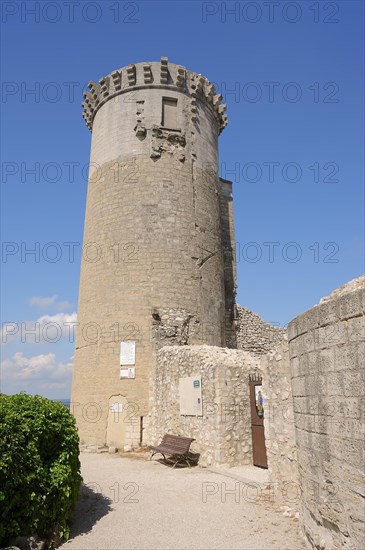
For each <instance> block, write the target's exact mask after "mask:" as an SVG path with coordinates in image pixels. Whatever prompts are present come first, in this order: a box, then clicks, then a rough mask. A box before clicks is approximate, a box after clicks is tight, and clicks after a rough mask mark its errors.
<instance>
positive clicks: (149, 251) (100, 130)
mask: <svg viewBox="0 0 365 550" xmlns="http://www.w3.org/2000/svg"><path fill="white" fill-rule="evenodd" d="M89 87H90V92H87V93H86V94H85V103H84V118H85V120H86V123H87V125H88V127H89V128H90V129H91V130H92V144H91V159H90V174H89V183H88V196H87V205H86V217H85V231H84V243H83V259H82V265H81V275H80V292H79V306H78V322H79V327H78V331H77V338H76V349H75V364H74V375H73V389H72V401H73V402H74V407H73V410H74V414H75V416H76V420H77V424H78V427H79V430H80V437H81V440H82V443H87V444H101V445H102V444H104V443H105V441H106V440H109V439H110V440H111V439H113V441H114V444H115V446H121V447H123V445H124V444H125V443H126V442H128V441H129V440H133V441H135V439H136V434H135V433H134V430H133V431H132V432H133V433H131V434H130V436H128V433H127V431H126V430H120V431H119V432H116V431H115V426H114V425H111V424H110V411H109V406H110V403H111V402H113V401H114V400H117V401H118V402H119V401H120V400H121V401H122V402H123V403H124V405H123V406H124V407H125V408H126V407H128V406H130V405H133V407H136V416H138V417H139V418H141V417H145V416H146V415H147V413H148V393H149V375H150V369H151V367H152V365H153V362H154V354H155V351H156V349H158V348H159V346H160V345H161V344H162V343H164V345H166V344H169V343H174V344H184V345H185V344H202V343H208V344H210V345H218V346H220V345H224V343H225V295H224V265H223V250H222V227H221V205H220V183H219V177H218V135H219V133H220V132H221V130H222V129H223V127H224V126H225V124H226V116H225V114H224V109H225V108H224V106H223V105H221V96H218V95H217V94H215V89H214V86H213V85H211V84H210V82H209V81H208V80H207V79H206V78H204V77H203V76H201V75H197V74H196V73H192V72H190V71H187V70H186V69H185V68H183V67H180V66H178V65H174V64H170V63H168V60H167V59H165V58H163V59H161V62H156V63H139V64H136V65H130V66H128V67H125V68H123V69H121V70H118V71H114V72H113V73H112V74H110V75H108V76H107V77H105V78H103V79H101V80H100V82H99V83H98V84H96V83H93V82H91V83H90V85H89ZM166 98H167V99H168V100H169V101H172V103H173V102H174V101H175V102H176V127H175V128H167V127H165V126H163V117H164V110H163V105H164V101H165V99H166ZM172 118H173V117H172ZM171 120H172V119H170V121H169V124H172V122H171ZM124 340H128V341H129V340H132V341H135V342H136V364H135V369H136V376H135V378H134V379H120V376H119V370H120V361H119V356H120V341H124ZM110 427H111V430H110V429H109V428H110ZM109 432H110V433H109ZM118 434H119V441H117V440H116V437H117V436H118Z"/></svg>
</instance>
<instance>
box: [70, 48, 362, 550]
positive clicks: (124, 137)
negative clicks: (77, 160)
mask: <svg viewBox="0 0 365 550" xmlns="http://www.w3.org/2000/svg"><path fill="white" fill-rule="evenodd" d="M89 89H90V91H89V92H86V93H85V94H84V98H85V101H84V103H83V107H84V112H83V116H84V119H85V122H86V124H87V126H88V128H89V129H90V130H91V131H92V144H91V160H90V173H89V184H88V195H87V206H86V218H85V231H84V251H86V254H85V253H84V255H83V260H82V266H81V276H80V292H79V306H78V322H79V329H78V332H77V339H76V350H75V363H74V375H73V388H72V408H73V413H74V415H75V417H76V420H77V424H78V428H79V433H80V439H81V443H82V444H83V445H94V446H104V445H107V446H114V447H117V448H119V449H133V448H138V447H141V446H143V445H145V444H146V443H150V444H156V443H158V442H159V440H160V439H161V437H162V435H163V434H164V433H166V432H171V433H175V434H177V435H186V436H188V437H194V438H195V439H196V441H195V442H194V444H193V445H194V447H193V450H194V451H195V452H196V453H198V454H199V456H200V460H199V464H200V465H201V466H203V467H204V466H206V467H209V466H221V465H225V466H236V465H242V464H247V465H248V464H255V465H257V466H261V467H268V470H269V476H270V479H271V480H272V481H273V482H274V483H278V484H279V485H280V486H281V487H284V486H285V484H287V483H292V484H295V485H296V486H298V487H299V488H300V491H299V493H300V496H299V497H298V509H300V518H301V525H302V528H303V533H304V535H305V537H306V539H307V541H308V542H309V543H310V544H311V545H312V546H313V547H315V548H321V549H328V550H329V549H332V548H335V549H337V548H338V549H339V548H343V547H346V548H360V547H363V546H364V540H363V528H364V515H363V498H364V489H363V487H364V475H363V472H364V447H363V445H362V437H363V430H364V418H363V414H362V412H361V411H362V407H363V387H364V371H363V368H362V365H363V362H362V361H363V357H364V340H365V335H364V278H360V279H358V280H355V281H354V282H352V283H351V284H349V285H345V286H344V288H343V289H340V290H339V291H337V292H335V293H333V294H332V295H331V296H329V297H328V298H327V299H325V300H324V301H323V302H321V303H320V304H319V305H318V306H315V307H314V308H312V309H310V310H309V311H307V312H305V313H303V314H302V315H299V316H298V317H296V318H295V319H294V320H293V321H291V322H290V323H289V326H288V330H286V329H283V328H275V327H272V326H271V325H269V324H268V323H265V322H264V321H262V320H261V319H260V318H259V317H258V316H257V315H256V314H254V313H253V312H250V311H249V310H247V309H245V308H242V307H240V306H238V305H237V304H236V303H235V295H236V265H235V236H234V220H233V202H232V185H231V182H229V181H226V180H223V179H221V178H220V177H219V172H218V136H219V134H220V133H221V132H222V130H223V129H224V127H225V126H226V124H227V116H226V114H225V110H226V107H225V105H223V104H222V97H221V96H220V95H217V94H216V93H215V92H216V90H215V87H214V85H212V84H211V83H210V82H209V81H208V80H207V79H206V78H205V77H203V76H202V75H200V74H197V73H194V72H191V71H189V70H186V69H185V68H184V67H182V66H180V65H176V64H173V63H170V62H169V61H168V59H167V58H164V57H163V58H161V61H160V62H151V63H137V64H135V65H128V66H127V67H124V68H122V69H118V70H116V71H113V72H112V73H111V74H109V75H108V76H106V77H104V78H102V79H101V80H100V81H99V83H94V82H90V83H89ZM361 358H362V359H361ZM189 384H190V385H191V387H189V388H188V390H186V388H187V387H188V386H189ZM257 391H259V395H260V396H262V395H263V396H264V411H265V414H263V413H262V412H261V413H260V412H259V408H258V400H257V395H258V394H257ZM185 392H186V393H185ZM260 398H261V397H260Z"/></svg>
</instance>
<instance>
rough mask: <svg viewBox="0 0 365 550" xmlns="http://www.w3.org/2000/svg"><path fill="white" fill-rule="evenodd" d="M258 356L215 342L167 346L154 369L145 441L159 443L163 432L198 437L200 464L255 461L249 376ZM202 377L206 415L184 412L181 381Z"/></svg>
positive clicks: (196, 447) (195, 449) (194, 448)
mask: <svg viewBox="0 0 365 550" xmlns="http://www.w3.org/2000/svg"><path fill="white" fill-rule="evenodd" d="M258 371H259V359H258V358H257V357H255V356H253V355H251V354H249V353H247V352H245V351H238V350H230V349H224V348H218V347H213V346H184V347H177V346H176V347H164V348H162V349H160V351H159V352H158V354H157V360H156V366H155V368H154V369H153V370H152V373H151V392H150V414H149V419H148V420H149V426H148V430H147V436H146V439H147V440H148V442H149V443H150V444H157V443H158V442H159V441H160V440H161V438H162V436H163V435H164V434H165V433H173V434H175V435H185V436H187V437H194V438H195V439H196V441H195V442H194V443H193V445H192V448H191V450H192V451H193V452H197V453H200V455H201V456H200V460H199V464H200V465H201V466H212V465H214V466H219V465H227V466H235V465H239V464H252V436H251V413H250V401H249V385H248V378H249V374H250V373H255V372H258ZM197 375H201V377H202V405H203V415H202V416H182V415H180V405H179V379H180V378H184V377H188V376H197Z"/></svg>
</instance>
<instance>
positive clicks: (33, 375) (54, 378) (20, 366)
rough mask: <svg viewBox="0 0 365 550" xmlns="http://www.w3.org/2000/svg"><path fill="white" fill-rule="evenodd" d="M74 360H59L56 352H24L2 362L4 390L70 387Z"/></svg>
mask: <svg viewBox="0 0 365 550" xmlns="http://www.w3.org/2000/svg"><path fill="white" fill-rule="evenodd" d="M72 367H73V362H72V360H69V361H68V362H66V363H62V362H57V360H56V356H55V354H54V353H48V354H44V355H34V356H33V357H25V356H24V355H23V353H22V352H17V353H15V354H14V355H13V356H12V357H10V358H8V359H4V361H2V362H1V382H2V386H3V387H4V391H7V390H8V391H9V389H10V391H11V392H12V393H13V392H17V391H22V390H27V391H28V390H29V389H31V390H34V391H35V392H38V391H40V390H41V389H46V390H47V389H48V390H55V389H62V388H69V387H70V384H71V375H72Z"/></svg>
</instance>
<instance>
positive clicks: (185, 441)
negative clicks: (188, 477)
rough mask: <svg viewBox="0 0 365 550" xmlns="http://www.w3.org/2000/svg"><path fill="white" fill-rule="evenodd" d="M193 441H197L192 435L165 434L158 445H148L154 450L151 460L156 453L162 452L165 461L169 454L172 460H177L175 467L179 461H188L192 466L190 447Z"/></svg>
mask: <svg viewBox="0 0 365 550" xmlns="http://www.w3.org/2000/svg"><path fill="white" fill-rule="evenodd" d="M193 441H195V439H193V438H191V437H183V436H180V435H172V434H165V435H164V436H163V438H162V441H161V443H160V444H159V445H157V446H156V447H153V446H151V445H148V448H149V449H151V451H152V453H151V456H150V460H152V457H153V456H154V455H155V454H156V453H161V454H162V456H163V457H164V460H165V462H167V460H166V456H165V455H168V456H169V457H170V458H171V459H172V460H175V463H174V465H173V468H175V466H176V464H177V463H178V462H182V461H184V462H186V464H187V465H188V466H189V468H190V462H191V461H193V459H192V458H191V457H190V455H189V449H190V445H191V444H192V442H193Z"/></svg>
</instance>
